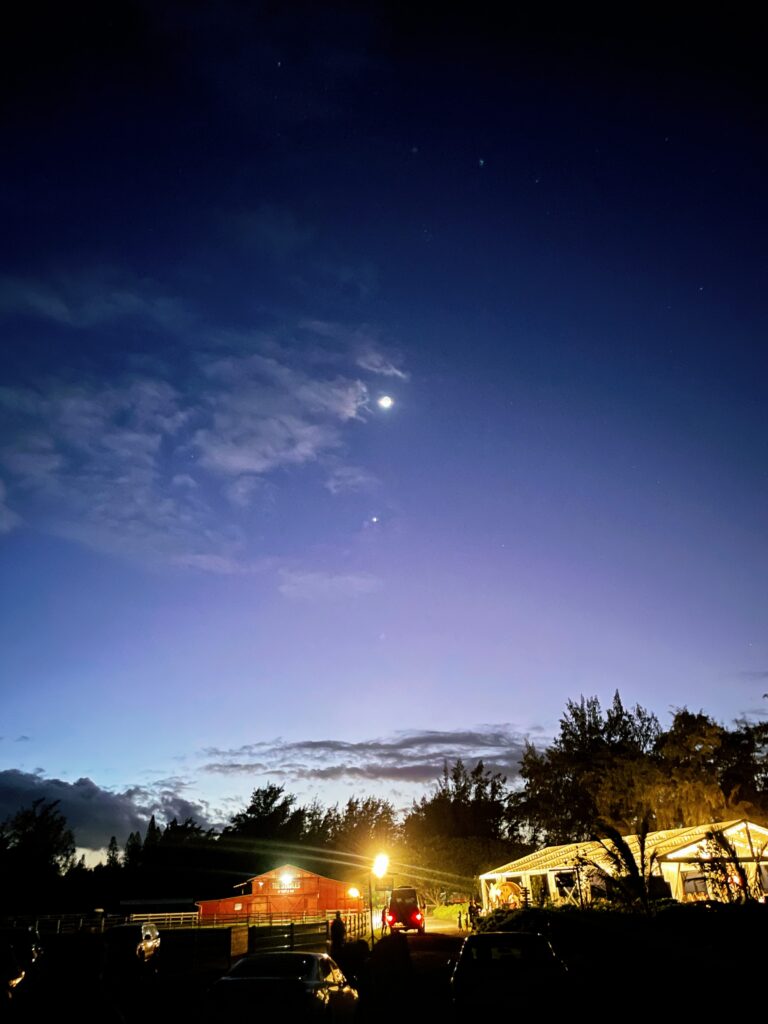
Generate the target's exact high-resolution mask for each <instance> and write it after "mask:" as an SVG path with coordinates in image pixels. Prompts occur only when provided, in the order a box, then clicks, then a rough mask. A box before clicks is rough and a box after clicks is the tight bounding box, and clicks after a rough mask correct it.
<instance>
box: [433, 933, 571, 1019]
mask: <svg viewBox="0 0 768 1024" xmlns="http://www.w3.org/2000/svg"><path fill="white" fill-rule="evenodd" d="M567 976H568V972H567V967H566V965H565V964H564V963H563V961H562V960H561V959H560V958H559V957H558V956H557V954H556V953H555V951H554V949H553V948H552V946H551V944H550V943H549V941H548V940H547V939H546V938H545V937H544V936H543V935H540V934H538V933H537V932H477V933H475V934H472V935H468V936H467V937H466V939H465V940H464V942H463V943H462V946H461V949H460V951H459V954H458V956H457V958H456V959H455V961H454V962H453V973H452V974H451V979H450V989H451V1000H452V1002H453V1005H454V1007H455V1008H456V1009H457V1010H458V1011H460V1012H462V1013H463V1012H464V1011H471V1010H473V1009H477V1008H482V1009H483V1010H501V1009H506V1010H509V1009H510V1008H511V1007H516V1006H520V1005H528V1006H531V1005H532V1004H533V1003H536V1004H537V1005H540V1006H545V1005H546V1006H552V1005H553V1004H554V1003H558V1002H559V1001H560V1000H561V999H563V998H564V997H565V994H566V993H565V988H566V980H567Z"/></svg>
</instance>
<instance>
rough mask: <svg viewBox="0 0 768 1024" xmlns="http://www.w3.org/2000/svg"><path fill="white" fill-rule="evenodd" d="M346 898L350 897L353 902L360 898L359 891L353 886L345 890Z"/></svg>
mask: <svg viewBox="0 0 768 1024" xmlns="http://www.w3.org/2000/svg"><path fill="white" fill-rule="evenodd" d="M347 896H350V897H351V898H352V899H353V900H356V899H359V898H360V890H359V889H356V888H355V886H354V885H353V886H352V888H351V889H347Z"/></svg>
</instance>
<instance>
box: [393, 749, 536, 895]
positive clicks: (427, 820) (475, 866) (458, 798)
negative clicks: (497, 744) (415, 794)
mask: <svg viewBox="0 0 768 1024" xmlns="http://www.w3.org/2000/svg"><path fill="white" fill-rule="evenodd" d="M506 781H507V780H506V778H505V777H504V776H503V775H502V774H501V773H499V772H491V771H489V770H487V769H486V768H485V765H484V764H483V762H482V760H480V761H478V762H477V764H476V765H475V767H474V768H472V769H471V770H468V769H467V768H466V766H465V765H464V762H463V761H462V760H461V759H459V760H457V761H456V762H455V763H454V764H453V765H452V766H450V767H449V765H448V763H447V762H446V763H445V764H444V765H443V774H442V776H441V778H439V779H438V781H437V783H436V786H435V789H434V791H433V793H432V794H431V795H429V796H424V797H422V798H421V800H419V801H414V803H413V806H412V808H411V810H410V812H409V813H408V814H407V815H406V817H405V820H404V822H403V829H402V831H403V838H404V841H405V844H406V847H407V854H408V860H409V862H410V864H411V865H413V866H414V867H415V868H417V869H418V870H419V871H420V872H421V873H422V876H423V878H424V879H425V881H426V885H425V891H428V892H429V893H431V895H432V897H433V898H434V899H436V900H439V897H440V893H444V892H450V891H458V892H460V893H463V894H465V895H470V894H471V892H472V890H473V888H474V884H475V876H476V875H477V874H479V873H480V871H482V870H484V869H485V868H487V867H488V865H489V864H494V863H499V861H500V860H501V861H503V860H511V859H512V858H513V857H514V856H518V855H519V854H520V853H521V852H522V851H521V850H520V845H519V843H517V842H516V841H515V840H514V839H513V834H512V830H511V827H510V817H509V791H508V789H507V786H506Z"/></svg>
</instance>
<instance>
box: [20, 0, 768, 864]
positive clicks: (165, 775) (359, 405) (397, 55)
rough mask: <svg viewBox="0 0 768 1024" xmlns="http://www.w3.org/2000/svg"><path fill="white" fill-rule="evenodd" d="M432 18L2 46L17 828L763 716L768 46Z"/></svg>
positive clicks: (187, 810)
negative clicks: (652, 717)
mask: <svg viewBox="0 0 768 1024" xmlns="http://www.w3.org/2000/svg"><path fill="white" fill-rule="evenodd" d="M414 6H415V7H417V8H418V7H419V5H413V4H410V5H409V4H396V3H393V4H374V3H363V2H361V3H356V4H351V3H350V4H336V3H321V2H317V3H312V4H306V5H305V4H300V3H290V2H289V3H282V4H267V3H263V4H260V3H237V2H217V3H192V2H189V3H180V2H179V3H171V2H161V3H150V2H146V3H138V2H137V3H126V2H120V0H116V2H114V3H98V4H93V5H90V4H85V3H79V2H77V0H75V2H74V3H71V4H61V3H55V4H54V3H29V4H26V5H24V9H23V11H20V12H17V13H16V15H15V18H16V20H15V22H13V23H9V24H8V25H7V26H5V29H4V38H3V40H2V49H3V53H2V55H1V58H2V59H1V60H0V67H1V70H0V78H1V81H2V98H3V104H2V117H3V132H2V140H3V142H2V149H3V156H2V163H1V164H0V175H1V177H2V189H1V190H0V209H1V211H2V224H3V229H2V238H3V244H2V245H1V246H0V256H1V259H2V263H1V265H0V324H1V327H0V330H1V331H2V334H1V335H0V337H2V345H1V346H0V680H1V681H2V693H3V705H2V708H3V711H2V719H1V722H2V727H1V729H0V731H1V732H2V735H3V738H2V740H1V741H0V818H1V817H4V816H5V815H6V814H9V813H12V812H13V811H15V810H16V809H17V807H18V806H19V805H20V804H21V803H28V802H29V801H30V800H31V799H33V798H35V797H36V796H46V797H48V798H59V799H61V800H62V808H63V809H64V810H65V812H66V813H67V816H68V817H69V818H70V823H71V824H73V825H74V826H75V828H76V831H77V836H78V840H79V841H80V843H81V845H82V846H84V847H93V848H96V847H99V846H101V845H103V844H105V843H106V841H107V840H108V838H109V835H110V834H111V833H113V832H116V833H117V834H118V837H119V838H120V840H121V841H122V840H123V839H124V838H125V835H126V834H127V832H128V831H129V830H130V829H131V828H133V827H139V826H140V825H141V824H142V823H143V822H145V821H146V816H147V814H148V813H151V811H152V810H155V811H156V812H157V813H158V815H159V816H160V818H161V820H167V819H168V818H169V817H172V816H173V815H174V814H178V815H179V816H182V817H183V816H186V815H187V814H193V815H195V816H196V817H197V818H198V820H200V821H201V822H202V823H205V824H208V823H212V824H215V823H220V822H221V821H223V820H226V817H227V816H228V815H229V814H231V813H232V812H233V811H234V810H237V809H239V808H240V807H241V806H242V804H243V802H244V800H245V799H246V798H247V796H248V795H249V794H250V791H251V790H252V789H253V788H254V787H255V786H257V785H263V784H264V783H265V782H266V781H272V782H276V783H279V784H284V785H285V786H286V788H287V789H288V790H289V791H291V792H295V793H298V794H299V795H300V797H301V798H302V800H309V799H311V798H312V797H314V796H317V797H319V799H320V800H321V802H323V803H326V804H329V803H334V802H336V801H337V800H342V801H343V800H346V799H347V798H348V797H349V796H352V795H359V794H360V793H371V794H375V795H381V796H386V797H388V798H391V799H392V800H393V801H394V803H395V804H396V806H398V807H401V806H406V805H408V804H409V803H410V801H411V799H412V798H413V796H414V795H420V794H421V793H422V792H424V791H425V789H424V787H425V786H428V785H429V783H431V782H432V781H433V780H434V779H435V778H436V776H437V775H438V774H439V772H440V769H441V766H442V763H443V759H444V758H448V759H449V760H450V759H453V758H455V757H457V756H462V757H464V758H465V759H466V760H468V761H473V760H474V758H476V757H478V756H482V757H484V758H485V760H486V763H487V764H488V765H490V766H494V767H499V768H500V769H502V770H504V771H505V772H506V773H507V774H508V776H509V778H510V779H513V778H514V774H515V768H516V763H517V760H518V758H519V754H520V750H521V747H522V744H523V742H524V740H525V738H526V737H528V738H530V739H532V740H533V741H534V742H536V743H537V744H544V743H546V742H547V740H548V738H551V737H552V736H553V735H554V734H555V733H556V731H557V727H558V720H559V718H560V716H561V714H562V712H563V710H564V707H565V702H566V701H567V700H568V699H571V698H572V699H578V698H579V696H580V695H581V694H584V695H586V696H590V695H597V696H598V697H599V698H600V699H601V701H602V702H603V704H604V705H606V704H607V703H608V702H609V701H610V699H611V698H612V696H613V693H614V691H615V690H616V689H618V690H619V691H620V693H621V695H622V698H623V699H624V701H625V703H626V704H628V705H634V704H635V703H640V704H642V705H643V706H645V707H647V708H649V709H650V710H652V711H655V712H656V713H657V714H658V715H659V718H660V719H661V722H662V725H668V724H669V720H670V715H671V713H672V712H673V711H674V709H676V708H679V707H683V706H687V707H689V708H690V709H692V710H696V711H698V710H704V711H705V712H706V713H708V714H710V715H712V716H713V717H714V718H715V719H717V720H718V721H721V722H722V723H723V724H732V723H733V721H734V720H735V719H736V718H738V717H739V716H747V717H749V718H750V719H752V720H758V719H760V718H764V717H765V714H766V711H768V700H766V699H765V697H764V694H765V691H766V690H768V633H767V632H766V618H767V616H768V597H767V595H766V582H765V581H766V578H767V576H768V573H767V570H768V542H767V540H766V521H767V512H768V475H767V472H766V471H767V468H768V451H767V450H766V449H767V448H768V431H767V430H766V426H767V423H766V419H767V416H766V401H765V393H766V380H767V371H768V359H767V358H766V345H765V337H766V326H767V323H766V321H767V315H766V314H767V312H768V303H767V302H766V289H765V280H766V262H767V261H766V255H765V227H766V205H767V204H766V187H765V182H766V180H767V171H768V168H767V167H766V138H768V132H767V130H766V129H767V128H768V126H767V125H766V123H765V122H766V117H765V113H766V109H767V108H766V98H767V97H766V92H767V91H768V90H766V80H765V78H763V77H762V64H763V62H764V57H763V54H762V53H761V52H760V46H759V44H760V38H761V37H760V33H759V32H758V30H757V26H756V25H751V24H750V23H749V22H748V21H742V22H739V23H738V24H737V23H736V20H735V18H731V20H730V21H722V22H721V21H718V20H717V18H715V17H714V16H712V17H711V19H710V20H706V19H702V18H701V17H700V16H697V18H696V20H695V21H693V20H690V21H688V20H685V19H684V18H683V17H682V15H680V16H679V17H678V18H677V20H675V19H674V18H670V17H669V16H668V15H665V16H663V17H662V16H660V15H659V16H653V15H652V14H650V13H649V14H647V15H641V14H640V13H637V12H636V18H637V19H638V20H636V22H635V23H634V24H624V23H620V22H619V21H618V20H616V21H614V22H611V21H609V20H605V19H598V18H597V17H594V18H593V19H592V21H591V23H590V22H588V21H586V20H583V18H584V15H583V12H581V16H580V19H579V20H577V19H576V18H575V17H573V20H572V21H569V20H568V19H567V18H566V20H562V16H561V15H560V14H559V13H558V12H556V11H555V10H554V9H553V10H552V11H549V12H546V11H544V12H543V13H541V14H540V15H538V16H536V15H534V14H531V13H528V12H526V9H525V8H520V9H519V10H518V11H517V12H516V13H514V9H513V10H512V13H510V11H509V10H508V11H507V14H506V20H502V18H501V15H500V13H499V12H500V11H502V10H505V9H506V8H505V7H502V6H501V5H498V6H494V5H486V6H484V5H482V4H472V5H470V4H466V5H457V6H455V7H454V8H452V10H451V11H450V12H448V13H445V12H444V13H441V14H438V13H435V14H431V15H428V14H427V13H426V11H424V12H423V13H421V14H419V13H418V12H416V13H414V11H413V10H412V8H413V7H414ZM508 6H510V7H511V5H508ZM742 17H744V15H743V13H742ZM384 396H389V397H390V398H391V400H392V402H391V406H390V407H389V408H386V407H385V406H386V404H387V403H383V404H381V403H380V399H381V398H383V397H384Z"/></svg>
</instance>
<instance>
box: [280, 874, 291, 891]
mask: <svg viewBox="0 0 768 1024" xmlns="http://www.w3.org/2000/svg"><path fill="white" fill-rule="evenodd" d="M292 881H293V875H289V874H288V872H287V871H286V872H285V874H282V875H280V885H282V886H284V888H286V889H287V888H288V886H289V885H290V884H291V882H292Z"/></svg>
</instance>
